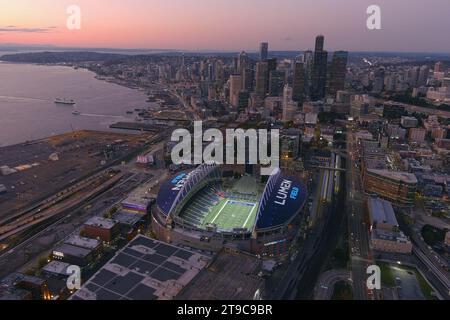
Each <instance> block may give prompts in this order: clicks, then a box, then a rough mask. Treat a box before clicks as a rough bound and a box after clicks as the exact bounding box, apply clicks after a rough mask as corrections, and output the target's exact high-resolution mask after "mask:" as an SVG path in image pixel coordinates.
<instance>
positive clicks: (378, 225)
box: [367, 197, 412, 254]
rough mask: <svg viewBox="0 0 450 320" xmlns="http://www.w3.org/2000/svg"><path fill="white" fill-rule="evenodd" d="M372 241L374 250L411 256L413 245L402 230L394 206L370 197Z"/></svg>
mask: <svg viewBox="0 0 450 320" xmlns="http://www.w3.org/2000/svg"><path fill="white" fill-rule="evenodd" d="M367 208H368V211H369V216H370V241H371V245H372V248H373V249H374V250H378V251H383V252H392V253H402V254H409V253H411V251H412V243H411V241H409V239H408V237H406V236H405V235H404V234H403V233H402V232H401V231H400V230H399V225H398V222H397V218H396V216H395V212H394V209H393V208H392V204H391V203H390V202H389V201H386V200H383V199H377V198H372V197H369V198H368V200H367Z"/></svg>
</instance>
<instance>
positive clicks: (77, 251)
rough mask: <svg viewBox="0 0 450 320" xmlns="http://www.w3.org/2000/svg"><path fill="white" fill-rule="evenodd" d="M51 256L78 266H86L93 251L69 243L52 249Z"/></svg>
mask: <svg viewBox="0 0 450 320" xmlns="http://www.w3.org/2000/svg"><path fill="white" fill-rule="evenodd" d="M52 257H53V259H54V260H57V261H63V262H67V263H70V264H73V265H77V266H80V267H86V266H87V265H88V264H89V263H91V262H92V261H93V259H94V251H93V250H90V249H85V248H80V247H76V246H73V245H70V244H62V245H60V246H58V247H56V248H54V249H53V252H52Z"/></svg>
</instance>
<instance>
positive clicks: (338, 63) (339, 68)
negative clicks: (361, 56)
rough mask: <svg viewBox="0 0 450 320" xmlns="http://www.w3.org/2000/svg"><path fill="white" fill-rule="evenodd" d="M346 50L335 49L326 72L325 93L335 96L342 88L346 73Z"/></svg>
mask: <svg viewBox="0 0 450 320" xmlns="http://www.w3.org/2000/svg"><path fill="white" fill-rule="evenodd" d="M347 61H348V52H347V51H335V52H334V53H333V60H332V61H331V64H330V67H329V74H328V84H327V94H328V95H330V96H333V97H335V96H336V93H337V92H338V91H340V90H344V87H345V76H346V74H347Z"/></svg>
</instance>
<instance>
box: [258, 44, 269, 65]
mask: <svg viewBox="0 0 450 320" xmlns="http://www.w3.org/2000/svg"><path fill="white" fill-rule="evenodd" d="M268 58H269V44H268V43H267V42H261V44H260V45H259V61H266V60H267V59H268Z"/></svg>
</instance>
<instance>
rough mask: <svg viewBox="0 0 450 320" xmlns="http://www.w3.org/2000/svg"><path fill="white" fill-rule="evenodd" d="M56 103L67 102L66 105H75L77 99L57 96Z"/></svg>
mask: <svg viewBox="0 0 450 320" xmlns="http://www.w3.org/2000/svg"><path fill="white" fill-rule="evenodd" d="M55 104H65V105H70V106H73V105H74V104H75V100H73V99H66V98H64V99H61V98H56V99H55Z"/></svg>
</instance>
